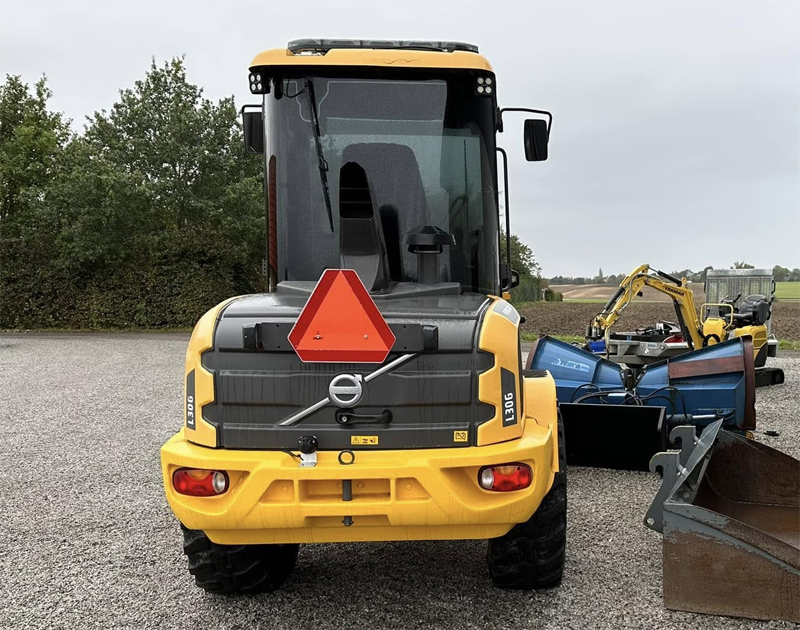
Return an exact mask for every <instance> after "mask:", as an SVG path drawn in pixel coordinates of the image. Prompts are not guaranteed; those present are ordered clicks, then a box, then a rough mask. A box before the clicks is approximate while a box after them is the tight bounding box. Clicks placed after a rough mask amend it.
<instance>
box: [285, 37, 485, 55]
mask: <svg viewBox="0 0 800 630" xmlns="http://www.w3.org/2000/svg"><path fill="white" fill-rule="evenodd" d="M286 47H287V48H288V49H289V52H292V53H295V54H296V53H303V52H316V53H326V52H328V51H329V50H333V49H336V48H343V49H358V48H367V49H369V48H371V49H378V50H385V49H398V50H400V49H405V50H434V51H439V52H455V51H457V50H459V51H464V52H473V53H477V52H478V47H477V46H476V45H475V44H467V43H465V42H440V41H400V40H388V39H374V40H373V39H293V40H292V41H290V42H289V43H288V44H287V45H286Z"/></svg>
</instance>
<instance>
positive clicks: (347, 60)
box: [250, 39, 492, 72]
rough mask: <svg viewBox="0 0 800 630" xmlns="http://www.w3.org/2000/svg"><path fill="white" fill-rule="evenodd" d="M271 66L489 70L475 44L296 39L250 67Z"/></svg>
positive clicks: (256, 58)
mask: <svg viewBox="0 0 800 630" xmlns="http://www.w3.org/2000/svg"><path fill="white" fill-rule="evenodd" d="M270 66H391V67H402V68H463V69H467V70H483V71H488V72H491V71H492V66H491V65H490V64H489V62H488V61H487V60H486V58H485V57H484V56H482V55H480V54H478V47H477V46H475V45H474V44H467V43H464V42H439V41H389V40H365V39H295V40H292V41H290V42H289V43H288V44H287V46H286V48H276V49H272V50H265V51H264V52H262V53H259V54H258V55H256V56H255V58H254V59H253V61H252V63H251V64H250V69H251V70H254V69H256V68H264V67H270Z"/></svg>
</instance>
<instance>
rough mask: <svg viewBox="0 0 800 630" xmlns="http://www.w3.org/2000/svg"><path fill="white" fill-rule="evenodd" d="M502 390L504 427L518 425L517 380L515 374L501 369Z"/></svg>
mask: <svg viewBox="0 0 800 630" xmlns="http://www.w3.org/2000/svg"><path fill="white" fill-rule="evenodd" d="M500 390H501V391H502V393H503V402H502V405H503V426H504V427H510V426H513V425H515V424H517V379H516V378H515V377H514V373H513V372H512V371H510V370H507V369H505V368H500Z"/></svg>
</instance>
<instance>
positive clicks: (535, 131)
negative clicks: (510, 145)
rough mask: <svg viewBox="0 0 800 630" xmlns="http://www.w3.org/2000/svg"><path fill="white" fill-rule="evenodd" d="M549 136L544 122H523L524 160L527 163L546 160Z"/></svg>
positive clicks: (529, 120)
mask: <svg viewBox="0 0 800 630" xmlns="http://www.w3.org/2000/svg"><path fill="white" fill-rule="evenodd" d="M549 135H550V134H549V132H548V129H547V122H546V121H544V120H541V119H528V120H526V121H525V159H526V160H528V162H542V161H544V160H546V159H547V141H548V136H549Z"/></svg>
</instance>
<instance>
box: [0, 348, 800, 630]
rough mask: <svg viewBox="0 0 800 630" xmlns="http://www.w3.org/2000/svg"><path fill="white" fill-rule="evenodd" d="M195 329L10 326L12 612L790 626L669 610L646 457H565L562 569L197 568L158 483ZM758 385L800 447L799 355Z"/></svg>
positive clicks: (4, 535) (343, 557)
mask: <svg viewBox="0 0 800 630" xmlns="http://www.w3.org/2000/svg"><path fill="white" fill-rule="evenodd" d="M185 347H186V336H173V335H139V336H132V335H30V336H25V335H17V336H5V337H3V338H0V423H1V425H2V427H3V432H2V437H0V474H2V491H0V492H1V493H2V514H3V519H4V523H3V527H2V530H0V590H1V591H2V603H0V627H2V628H85V627H93V628H94V627H96V628H112V627H114V628H115V627H125V628H192V629H193V630H195V629H199V628H230V629H234V628H242V629H243V628H257V627H262V628H312V627H313V628H328V627H330V628H337V629H341V628H348V627H357V628H370V629H371V630H373V629H378V628H426V629H427V628H434V627H442V628H453V629H458V630H461V629H464V628H487V627H491V628H514V629H520V628H571V629H577V628H597V629H600V628H657V629H659V630H662V629H669V628H676V629H677V628H681V629H683V628H788V627H794V626H793V625H792V624H786V623H771V624H767V623H760V622H754V621H749V620H737V619H728V618H723V617H708V616H698V615H692V614H686V613H674V612H671V611H667V610H665V609H664V607H663V605H662V602H661V544H660V543H661V538H660V536H658V535H657V534H655V533H654V532H651V531H649V530H647V529H645V528H644V527H643V526H642V524H641V520H642V517H643V515H644V513H645V511H646V509H647V507H648V505H649V502H650V500H651V499H652V497H653V495H654V494H655V492H656V490H657V488H658V485H659V483H658V479H657V478H656V477H655V476H654V475H648V474H644V473H624V472H611V471H600V470H591V469H570V471H569V502H570V503H569V505H570V507H569V530H568V536H569V540H568V558H567V567H566V573H565V578H564V583H563V585H562V587H561V588H560V589H558V590H553V591H549V592H540V593H532V594H531V593H521V592H507V591H500V590H495V589H492V588H491V587H490V586H489V581H488V576H487V574H486V569H485V562H484V559H485V543H478V542H470V541H467V542H419V543H402V544H400V543H382V544H365V545H318V546H311V547H304V548H302V549H301V552H300V559H299V561H298V566H297V569H296V571H295V574H294V576H293V578H292V579H291V580H290V581H289V582H288V583H287V585H286V586H285V587H284V589H283V590H281V591H279V592H278V593H276V594H273V595H263V596H257V597H221V596H211V595H206V594H204V593H203V592H202V591H201V590H199V589H197V588H196V587H195V586H194V583H193V581H192V580H191V577H190V576H189V574H188V572H187V568H186V561H185V559H184V557H183V555H182V552H181V536H180V532H179V528H178V524H177V522H176V521H175V519H174V517H173V516H172V514H171V512H170V511H169V508H168V506H167V504H166V501H165V499H164V496H163V494H162V489H161V477H160V470H159V460H158V449H159V447H160V446H161V444H162V443H163V442H164V441H166V440H167V439H168V438H169V437H170V436H171V435H172V434H173V433H174V432H175V431H176V430H177V428H178V426H179V424H180V422H181V398H182V393H181V387H182V384H181V381H182V373H183V372H182V370H183V368H182V363H183V356H184V352H185ZM776 364H777V365H780V366H781V367H783V368H784V370H786V380H787V384H786V385H783V386H781V387H776V388H772V389H760V390H759V391H758V412H759V418H758V421H759V429H760V430H763V429H774V430H777V431H779V432H780V435H779V436H778V437H767V436H764V435H763V433H761V431H759V439H764V440H765V441H766V442H767V443H769V444H771V445H772V446H776V447H778V448H780V449H782V450H784V451H787V452H789V453H791V454H792V455H794V456H795V457H798V456H800V439H798V438H800V388H798V387H797V383H798V382H800V359H798V358H786V359H781V360H778V361H777V362H776Z"/></svg>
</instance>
